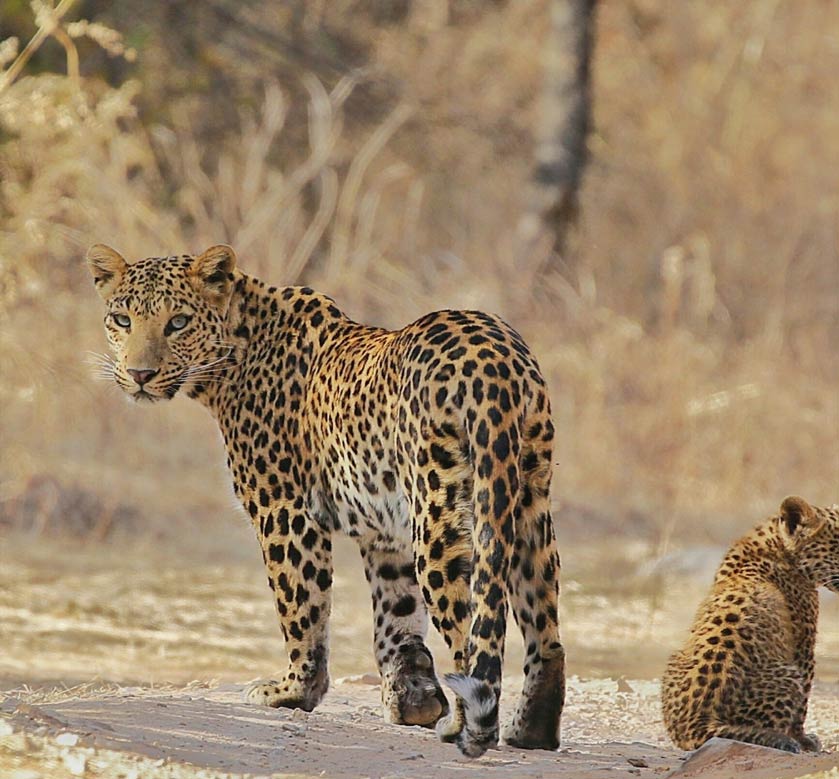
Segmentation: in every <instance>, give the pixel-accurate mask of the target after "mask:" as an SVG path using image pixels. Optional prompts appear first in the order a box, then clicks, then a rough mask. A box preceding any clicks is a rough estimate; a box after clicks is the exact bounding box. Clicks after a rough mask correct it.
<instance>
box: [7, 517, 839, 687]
mask: <svg viewBox="0 0 839 779" xmlns="http://www.w3.org/2000/svg"><path fill="white" fill-rule="evenodd" d="M230 534H231V544H232V545H234V547H235V553H231V554H230V556H229V557H230V559H229V560H227V561H224V562H218V561H217V560H213V561H212V562H202V560H201V559H199V558H198V557H197V556H195V555H193V556H189V557H188V558H184V557H182V556H179V555H178V554H177V553H176V552H175V551H173V550H167V549H166V548H159V547H158V548H153V547H151V546H148V545H143V544H137V543H132V544H125V545H121V544H107V545H82V544H77V543H67V542H61V543H59V542H56V541H50V540H47V539H45V538H43V537H42V538H37V539H35V538H33V539H26V538H16V539H11V540H7V541H4V543H3V545H2V548H0V643H1V644H2V651H0V677H2V682H3V686H4V687H6V688H7V689H8V688H9V687H10V686H18V685H20V684H29V685H35V686H39V685H42V684H66V685H73V684H78V683H83V682H87V681H91V680H100V681H113V682H117V683H120V684H144V685H146V684H162V683H176V684H180V683H185V682H189V681H192V680H210V679H217V680H219V681H244V680H247V679H250V678H254V677H258V676H266V675H269V674H270V673H271V672H272V671H275V670H277V669H279V668H282V667H283V665H284V651H283V646H282V639H281V636H280V630H279V626H278V624H277V619H276V615H275V613H274V610H273V604H272V600H271V597H270V590H269V589H268V586H267V584H266V581H265V576H264V573H263V570H262V562H261V559H260V556H259V552H258V549H257V546H256V542H255V541H254V539H253V538H251V537H250V536H249V534H250V529H249V528H248V527H241V528H238V527H237V528H234V529H232V530H230ZM568 546H569V548H567V549H565V550H564V555H563V565H564V568H563V595H562V617H563V641H564V643H565V645H566V648H567V651H568V672H569V674H573V675H577V676H579V677H581V678H597V677H611V678H614V679H618V678H620V677H622V676H625V677H628V678H636V679H637V678H655V677H657V676H660V674H661V671H662V668H663V666H664V663H665V661H666V658H667V655H668V654H669V653H670V652H671V651H673V649H675V648H676V647H677V646H678V645H679V643H680V642H681V641H682V639H683V637H684V635H685V631H686V629H687V627H688V624H689V622H690V619H691V617H692V615H693V612H694V609H695V607H696V605H697V603H698V602H699V599H700V598H701V597H702V594H703V591H704V589H705V587H706V586H707V581H708V580H707V576H708V575H710V572H711V571H712V570H713V565H714V564H715V563H716V561H717V560H718V559H719V555H720V554H721V550H720V552H719V553H717V552H716V551H714V550H711V551H709V552H706V553H704V554H705V557H706V558H707V560H706V561H705V563H704V564H705V566H706V568H707V566H710V570H708V571H702V572H700V573H699V574H696V573H691V574H689V575H688V574H679V573H674V572H673V571H675V570H678V569H677V568H676V567H673V571H671V572H670V573H668V572H667V570H665V571H664V572H661V571H660V570H659V569H660V566H659V569H657V568H656V566H654V565H652V566H651V565H650V564H649V563H646V562H644V556H645V554H646V553H645V550H644V549H643V547H642V546H641V545H638V546H635V547H631V546H626V547H625V548H623V549H618V550H612V551H610V552H604V551H602V548H595V547H586V546H580V545H579V544H576V545H574V548H573V549H572V548H570V547H571V545H570V544H569V545H568ZM215 557H218V555H215ZM335 563H336V565H335V569H336V572H335V585H334V606H333V616H332V621H331V673H332V677H333V678H338V677H341V676H345V675H350V674H358V673H364V672H368V671H374V670H375V665H374V661H373V655H372V650H371V646H372V639H371V630H372V626H371V622H372V620H371V610H370V605H369V595H368V592H367V588H366V583H365V581H364V576H363V573H362V569H361V565H360V561H359V557H358V553H357V551H356V549H355V547H354V545H353V544H352V543H351V542H350V541H349V540H346V539H340V540H339V541H338V542H337V543H336V554H335ZM657 570H658V571H659V572H658V573H657V572H656V571H657ZM430 643H431V648H432V651H433V653H434V655H435V657H436V659H437V662H438V665H439V666H440V668H441V669H443V670H448V669H449V668H450V664H449V662H448V658H447V651H446V648H445V646H444V645H443V643H442V641H441V640H440V639H439V637H438V636H437V635H436V633H434V630H433V628H431V630H430ZM521 661H522V647H521V639H520V636H519V635H518V632H517V629H516V628H515V626H514V625H511V626H510V629H509V633H508V640H507V653H506V665H505V667H506V668H507V669H508V672H509V673H514V674H519V673H520V669H521ZM817 676H818V678H819V679H821V680H823V681H836V680H837V679H839V598H836V597H834V596H831V595H827V596H826V597H825V598H824V599H823V610H822V615H821V622H820V639H819V646H818V667H817Z"/></svg>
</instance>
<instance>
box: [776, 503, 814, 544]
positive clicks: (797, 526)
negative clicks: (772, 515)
mask: <svg viewBox="0 0 839 779" xmlns="http://www.w3.org/2000/svg"><path fill="white" fill-rule="evenodd" d="M778 520H779V523H780V527H781V532H782V533H783V534H784V536H785V537H786V538H788V539H789V540H794V539H797V538H800V537H801V536H802V535H804V534H809V533H812V532H813V531H815V530H818V528H819V527H820V526H821V520H820V518H819V516H818V514H817V513H816V512H815V511H814V510H813V507H812V506H811V505H810V504H809V503H808V502H807V501H806V500H804V498H799V497H798V496H796V495H791V496H790V497H788V498H784V502H783V503H781V509H780V512H779V515H778Z"/></svg>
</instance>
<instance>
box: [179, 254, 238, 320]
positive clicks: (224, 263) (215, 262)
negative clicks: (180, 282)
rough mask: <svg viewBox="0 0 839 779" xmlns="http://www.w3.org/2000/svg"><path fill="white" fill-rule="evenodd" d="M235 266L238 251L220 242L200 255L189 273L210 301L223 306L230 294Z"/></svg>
mask: <svg viewBox="0 0 839 779" xmlns="http://www.w3.org/2000/svg"><path fill="white" fill-rule="evenodd" d="M235 268H236V252H234V251H233V249H232V248H231V247H230V246H226V245H225V244H219V245H217V246H211V247H210V248H209V249H207V251H205V252H204V253H203V254H200V255H198V257H196V258H195V259H194V260H193V262H192V267H191V268H190V271H189V273H190V276H192V278H193V279H194V281H195V283H196V285H197V286H198V288H199V289H200V291H201V292H202V293H203V294H204V295H205V296H206V297H207V298H208V299H209V300H210V302H212V303H214V304H216V305H219V306H222V305H224V304H225V303H226V302H227V299H228V298H229V296H230V290H231V289H232V287H233V271H234V269H235Z"/></svg>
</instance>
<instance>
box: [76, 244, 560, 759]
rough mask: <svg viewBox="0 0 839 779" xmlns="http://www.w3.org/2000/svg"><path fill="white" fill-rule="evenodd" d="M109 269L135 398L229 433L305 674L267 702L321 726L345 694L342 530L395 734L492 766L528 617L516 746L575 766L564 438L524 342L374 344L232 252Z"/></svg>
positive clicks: (260, 694) (236, 470)
mask: <svg viewBox="0 0 839 779" xmlns="http://www.w3.org/2000/svg"><path fill="white" fill-rule="evenodd" d="M88 260H89V264H90V267H91V269H92V272H93V275H94V279H95V282H96V285H97V287H98V289H99V291H100V293H101V295H102V297H103V298H104V299H105V301H106V303H107V307H108V314H107V316H106V318H105V327H106V330H107V333H108V338H109V340H110V343H111V347H112V349H113V352H114V354H115V361H114V366H113V373H114V378H115V380H116V381H117V383H118V384H119V385H120V386H121V387H122V388H123V389H124V390H125V391H126V392H127V393H129V394H130V395H131V396H132V397H134V398H135V399H138V400H145V401H154V400H159V399H167V398H171V397H173V396H174V395H175V394H177V393H178V392H179V391H181V390H183V391H184V392H185V393H186V394H187V395H189V396H190V397H192V398H196V399H197V400H199V401H200V402H201V403H202V404H204V405H205V406H206V407H207V408H208V409H209V410H210V412H211V413H212V414H213V415H214V416H215V418H216V419H217V421H218V424H219V427H220V428H221V432H222V435H223V437H224V441H225V444H226V448H227V457H228V466H229V469H230V473H231V475H232V477H233V484H234V489H235V491H236V494H237V496H238V498H239V499H240V500H241V502H242V505H243V506H244V507H245V510H246V511H247V512H248V514H249V515H250V517H251V520H252V522H253V525H254V528H255V529H256V532H257V535H258V537H259V540H260V543H261V545H262V551H263V558H264V560H265V565H266V568H267V571H268V583H269V585H270V587H271V589H272V590H273V593H274V596H275V600H276V605H277V611H278V613H279V618H280V625H281V627H282V632H283V635H284V636H285V639H286V647H287V650H288V660H289V662H288V668H287V670H286V671H285V672H284V673H283V674H282V675H281V676H280V677H279V678H278V679H277V680H274V681H267V682H261V683H258V684H255V685H254V686H253V687H252V688H251V689H250V690H249V692H248V698H249V699H250V700H251V701H254V702H257V703H264V704H267V705H269V706H287V707H300V708H304V709H312V708H313V707H314V706H316V705H317V704H318V702H319V701H320V700H321V698H322V697H323V694H324V693H325V692H326V690H327V687H328V685H329V676H328V671H327V659H328V652H329V647H328V637H327V625H328V620H329V612H330V590H331V584H332V559H331V535H332V532H333V531H338V530H341V531H344V532H345V533H347V534H349V535H350V536H352V537H354V538H355V539H356V540H357V541H358V544H359V546H360V548H361V554H362V558H363V560H364V567H365V573H366V576H367V580H368V581H369V583H370V588H371V591H372V597H373V613H374V649H375V656H376V661H377V663H378V666H379V669H380V671H381V675H382V704H383V710H384V716H385V718H386V719H387V720H388V721H390V722H394V723H407V724H426V725H428V724H432V723H434V722H435V721H437V720H439V723H438V732H439V733H440V735H441V737H442V738H444V739H446V740H453V741H456V742H457V743H458V745H459V746H460V748H461V750H462V751H463V752H465V753H467V754H470V755H478V754H481V753H482V752H483V751H484V750H485V749H487V748H488V747H490V746H492V745H493V744H495V743H496V742H497V740H498V697H499V693H500V685H501V665H502V659H503V653H504V636H505V629H506V622H507V604H508V600H509V602H510V604H511V607H512V611H513V614H514V616H515V618H516V620H517V621H518V623H519V626H520V627H521V630H522V633H523V635H524V640H525V646H526V659H525V666H524V673H525V681H524V689H523V691H522V695H521V698H520V701H519V703H518V706H517V708H516V711H515V713H514V715H513V719H512V723H511V725H510V726H509V728H508V729H507V730H506V732H505V738H506V740H507V741H508V742H510V743H512V744H516V745H519V746H522V747H542V748H550V749H555V748H556V747H557V746H558V744H559V720H560V714H561V711H562V706H563V701H564V690H565V684H564V653H563V649H562V646H561V644H560V641H559V627H558V615H557V599H558V577H559V556H558V554H557V548H556V541H555V538H554V530H553V524H552V521H551V514H550V504H549V490H550V481H551V466H552V460H551V458H552V448H553V437H554V427H553V424H552V422H551V413H550V402H549V399H548V394H547V391H546V389H545V382H544V380H543V378H542V375H541V373H540V371H539V368H538V366H537V364H536V361H535V359H534V358H533V356H532V354H531V353H530V351H529V349H528V348H527V346H526V345H525V343H524V342H523V341H522V339H521V337H520V336H519V335H518V334H517V333H516V332H515V331H514V330H513V329H512V328H510V327H509V326H508V325H507V324H505V323H504V322H503V321H501V320H500V319H498V318H497V317H494V316H490V315H488V314H484V313H480V312H476V311H438V312H436V313H433V314H428V315H427V316H424V317H422V318H421V319H419V320H418V321H416V322H414V323H413V324H411V325H408V326H407V327H405V328H403V329H401V330H396V331H388V330H382V329H378V328H374V327H367V326H364V325H360V324H357V323H355V322H353V321H351V320H350V319H349V318H347V317H346V316H345V315H344V314H343V313H342V312H341V311H340V310H339V309H338V308H337V307H336V305H335V303H334V302H333V301H332V300H331V299H329V298H328V297H325V296H324V295H321V294H318V293H316V292H314V291H312V290H311V289H308V288H306V287H280V288H278V287H271V286H267V285H266V284H264V283H263V282H261V281H258V280H257V279H255V278H252V277H250V276H248V275H246V274H244V273H242V272H241V271H239V270H238V269H237V268H236V262H235V256H234V253H233V250H232V249H230V248H229V247H224V246H220V247H213V248H212V249H209V250H207V251H206V252H205V253H204V254H202V255H200V256H198V257H191V256H180V257H163V258H148V259H144V260H140V261H138V262H135V263H132V264H130V265H129V264H128V263H126V262H125V260H124V259H123V258H122V257H121V256H120V255H119V254H117V253H116V252H115V251H114V250H112V249H109V248H107V247H104V246H96V247H93V248H92V249H91V251H90V252H89V255H88ZM180 315H184V316H186V317H187V318H188V323H187V324H186V325H185V326H182V327H180V326H181V325H183V319H178V318H177V317H179V316H180ZM126 323H128V324H127V325H126ZM176 326H178V327H177V328H176ZM429 613H430V615H431V621H432V622H433V623H434V625H435V627H436V628H437V629H438V630H439V631H440V633H441V634H442V636H443V638H444V640H445V642H446V644H447V645H448V647H449V648H450V650H451V652H452V656H453V659H454V663H455V666H456V669H457V672H458V674H457V675H456V676H454V677H453V681H452V687H453V688H454V690H455V692H456V693H457V697H456V705H455V707H454V710H452V711H449V705H448V702H447V700H446V697H445V695H444V694H443V692H442V690H441V688H440V685H439V683H438V681H437V677H436V675H435V672H434V665H433V661H432V658H431V654H430V652H429V651H428V649H427V647H426V645H425V634H426V629H427V614H429Z"/></svg>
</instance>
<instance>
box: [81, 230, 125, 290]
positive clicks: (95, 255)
mask: <svg viewBox="0 0 839 779" xmlns="http://www.w3.org/2000/svg"><path fill="white" fill-rule="evenodd" d="M85 259H86V260H87V267H88V268H90V272H91V273H92V274H93V283H94V284H95V285H96V290H97V292H99V294H100V295H101V296H102V299H103V300H107V299H108V298H109V297H110V296H111V294H112V293H113V291H114V290H115V289H116V288H117V285H118V284H119V282H120V280H121V279H122V277H123V275H124V274H125V271H126V270H128V263H127V262H126V261H125V259H124V258H123V256H122V255H121V254H120V253H119V252H118V251H116V249H112V248H111V247H110V246H105V244H104V243H97V244H94V245H93V246H91V247H90V248H89V249H88V250H87V256H86V258H85Z"/></svg>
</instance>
